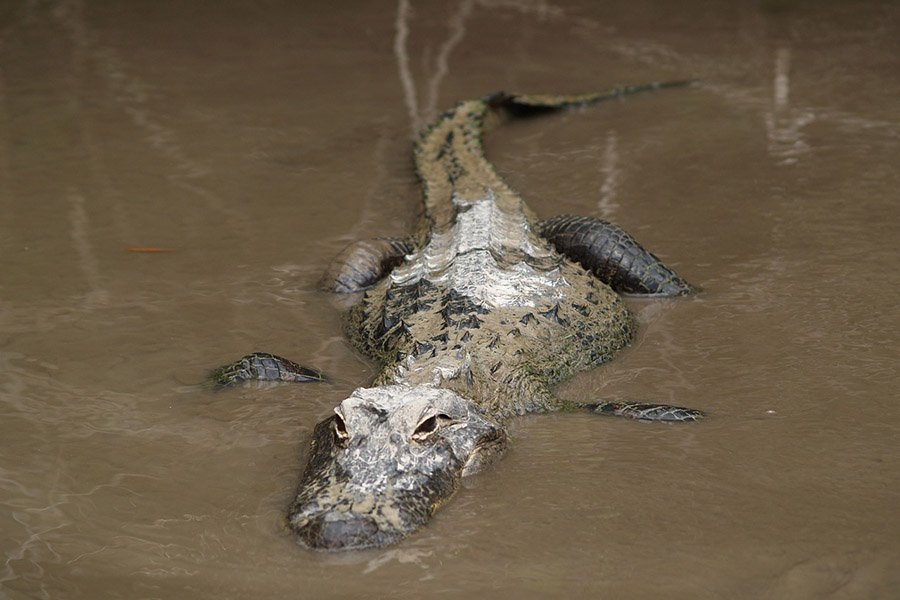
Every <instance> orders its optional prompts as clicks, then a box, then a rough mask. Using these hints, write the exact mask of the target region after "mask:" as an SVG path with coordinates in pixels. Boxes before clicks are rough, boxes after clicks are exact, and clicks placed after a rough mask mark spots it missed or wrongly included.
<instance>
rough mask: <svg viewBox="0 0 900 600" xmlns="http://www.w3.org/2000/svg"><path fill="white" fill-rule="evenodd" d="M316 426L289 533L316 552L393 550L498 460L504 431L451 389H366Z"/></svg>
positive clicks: (504, 443)
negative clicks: (464, 482) (463, 483)
mask: <svg viewBox="0 0 900 600" xmlns="http://www.w3.org/2000/svg"><path fill="white" fill-rule="evenodd" d="M334 412H335V414H334V416H332V417H329V418H328V419H325V420H324V421H322V422H320V423H319V424H318V425H316V428H315V433H314V435H313V441H312V448H311V451H310V456H309V463H308V464H307V467H306V471H305V472H304V474H303V477H302V479H301V481H300V487H299V490H298V492H297V497H296V499H295V500H294V502H293V504H292V505H291V508H290V511H289V514H288V525H289V527H290V528H291V529H293V530H294V532H295V533H296V534H297V535H298V537H299V539H300V541H301V542H302V543H304V544H306V545H307V546H309V547H311V548H316V549H323V550H350V549H360V548H370V547H376V546H384V545H387V544H390V543H393V542H395V541H397V540H399V539H401V538H403V537H405V536H407V535H409V534H410V533H412V532H413V531H415V530H416V529H418V528H419V527H421V526H422V525H423V524H425V523H426V522H427V521H428V520H429V519H430V518H431V515H432V514H433V513H434V511H435V510H436V509H437V508H438V507H439V506H440V505H441V504H442V503H443V502H444V501H446V500H447V499H448V498H449V497H450V496H451V495H452V494H453V492H455V491H456V489H457V487H458V486H459V480H460V478H462V477H463V476H465V475H469V474H471V473H474V472H476V471H478V470H479V469H480V468H481V467H483V466H485V465H486V464H487V463H489V462H490V461H491V460H492V459H494V458H496V457H498V456H500V454H502V452H503V449H504V448H505V446H506V441H507V436H506V432H505V430H504V429H503V428H501V427H500V426H499V425H498V424H497V423H495V422H493V421H491V420H490V419H488V418H486V417H485V416H484V415H483V414H482V413H481V411H479V409H478V408H477V407H476V406H475V405H474V404H473V403H472V402H470V401H469V400H466V399H465V398H463V397H461V396H459V395H458V394H456V393H455V392H453V391H451V390H447V389H440V388H436V387H431V386H425V385H422V386H414V387H413V386H406V385H390V386H381V387H375V388H360V389H357V390H356V391H354V392H353V394H352V395H351V396H350V397H349V398H347V399H346V400H344V401H343V402H341V404H340V406H338V407H337V408H335V409H334Z"/></svg>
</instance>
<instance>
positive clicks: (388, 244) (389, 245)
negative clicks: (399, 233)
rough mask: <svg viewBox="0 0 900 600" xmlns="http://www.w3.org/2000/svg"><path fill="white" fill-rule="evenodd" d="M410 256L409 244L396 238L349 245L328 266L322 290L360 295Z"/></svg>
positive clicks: (323, 278)
mask: <svg viewBox="0 0 900 600" xmlns="http://www.w3.org/2000/svg"><path fill="white" fill-rule="evenodd" d="M410 252H412V247H411V246H410V245H409V242H407V241H406V240H401V239H397V238H372V239H369V240H360V241H358V242H353V243H352V244H350V245H349V246H347V247H346V248H344V249H343V250H342V251H341V253H340V254H338V255H337V256H336V257H335V259H334V260H333V261H332V262H331V265H330V266H329V267H328V270H327V271H326V272H325V275H324V276H323V277H322V283H321V286H322V289H324V290H325V291H328V292H336V293H338V294H352V293H353V292H361V291H362V290H364V289H366V288H368V287H371V286H372V285H374V284H376V283H378V281H380V280H381V279H382V278H383V277H384V276H385V275H387V274H388V273H389V272H390V271H391V269H393V268H394V267H396V266H397V265H399V264H400V263H401V262H403V257H404V256H406V255H407V254H409V253H410Z"/></svg>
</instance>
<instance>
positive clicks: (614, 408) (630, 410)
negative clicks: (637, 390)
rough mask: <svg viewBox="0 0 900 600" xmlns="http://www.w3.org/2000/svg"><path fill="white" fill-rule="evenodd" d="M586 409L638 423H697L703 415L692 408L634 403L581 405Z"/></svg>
mask: <svg viewBox="0 0 900 600" xmlns="http://www.w3.org/2000/svg"><path fill="white" fill-rule="evenodd" d="M582 407H583V408H586V409H588V410H590V411H592V412H595V413H597V414H599V415H609V416H612V417H626V418H628V419H636V420H638V421H665V422H669V423H673V422H674V423H678V422H684V421H698V420H700V419H702V418H703V417H704V416H705V415H704V414H703V413H702V412H701V411H699V410H695V409H693V408H683V407H681V406H670V405H668V404H653V403H647V404H645V403H636V402H596V403H593V404H583V405H582Z"/></svg>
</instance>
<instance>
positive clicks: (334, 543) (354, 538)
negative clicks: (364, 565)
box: [309, 514, 378, 550]
mask: <svg viewBox="0 0 900 600" xmlns="http://www.w3.org/2000/svg"><path fill="white" fill-rule="evenodd" d="M329 517H331V518H329ZM333 517H334V515H324V516H322V517H320V518H318V519H316V521H315V522H314V523H310V526H311V527H312V528H313V529H316V530H318V531H316V534H315V535H312V536H310V540H309V541H310V545H311V546H313V547H316V548H323V549H326V550H339V549H341V548H364V547H367V546H373V545H375V538H376V536H377V534H378V526H377V525H376V524H375V521H373V520H372V519H371V518H369V517H364V516H361V515H352V514H351V515H347V516H346V517H342V518H337V519H335V518H333Z"/></svg>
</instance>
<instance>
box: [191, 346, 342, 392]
mask: <svg viewBox="0 0 900 600" xmlns="http://www.w3.org/2000/svg"><path fill="white" fill-rule="evenodd" d="M209 377H210V379H211V380H212V382H213V383H215V384H217V385H221V386H226V385H233V384H235V383H240V382H242V381H249V380H253V379H256V380H259V381H293V382H298V383H305V382H308V381H324V380H325V376H324V375H322V374H321V373H319V372H318V371H315V370H313V369H309V368H307V367H301V366H300V365H298V364H297V363H295V362H293V361H290V360H288V359H286V358H281V357H280V356H275V355H274V354H269V353H268V352H254V353H252V354H248V355H247V356H244V357H242V358H240V359H239V360H236V361H235V362H233V363H231V364H229V365H225V366H224V367H219V368H218V369H215V370H214V371H213V372H212V373H210V374H209Z"/></svg>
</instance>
